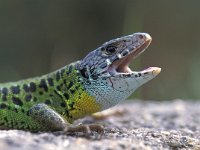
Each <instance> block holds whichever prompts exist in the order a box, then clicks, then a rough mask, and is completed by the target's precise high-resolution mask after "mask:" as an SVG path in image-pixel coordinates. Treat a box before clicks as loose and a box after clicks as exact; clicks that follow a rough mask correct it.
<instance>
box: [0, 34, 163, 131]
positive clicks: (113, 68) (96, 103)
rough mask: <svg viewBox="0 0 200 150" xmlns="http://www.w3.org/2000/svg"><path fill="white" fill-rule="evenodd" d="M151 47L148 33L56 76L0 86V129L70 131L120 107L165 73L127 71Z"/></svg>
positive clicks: (105, 47) (109, 44)
mask: <svg viewBox="0 0 200 150" xmlns="http://www.w3.org/2000/svg"><path fill="white" fill-rule="evenodd" d="M150 42H151V37H150V36H149V35H148V34H147V33H135V34H132V35H129V36H124V37H121V38H118V39H114V40H111V41H108V42H106V43H104V44H103V45H102V46H100V47H99V48H97V49H96V50H94V51H92V52H90V53H89V54H88V55H87V56H86V57H85V58H84V59H83V60H80V61H77V62H75V63H72V64H69V65H67V66H65V67H63V68H61V69H59V70H57V71H55V72H52V73H49V74H47V75H43V76H41V77H36V78H31V79H26V80H21V81H18V82H10V83H4V84H0V129H21V130H29V131H32V132H37V131H60V130H67V129H68V127H69V126H70V124H69V123H72V122H73V121H74V120H76V119H78V118H82V117H84V116H87V115H91V114H93V113H95V112H99V111H102V110H105V109H107V108H110V107H112V106H114V105H116V104H118V103H119V102H120V101H122V100H124V99H126V98H127V97H128V96H129V95H130V94H131V93H133V92H134V91H135V90H136V89H137V88H138V87H140V86H141V85H142V84H144V83H146V82H147V81H149V80H151V79H152V78H154V77H155V76H156V75H157V74H159V73H160V70H161V69H160V68H156V67H151V68H148V69H145V70H143V71H140V72H133V71H131V70H130V68H129V67H128V64H129V63H130V61H131V60H132V59H133V58H135V57H137V56H138V55H139V54H141V53H142V52H143V51H144V50H145V49H146V48H147V47H148V45H149V44H150Z"/></svg>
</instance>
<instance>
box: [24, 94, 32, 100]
mask: <svg viewBox="0 0 200 150" xmlns="http://www.w3.org/2000/svg"><path fill="white" fill-rule="evenodd" d="M31 99H32V95H31V94H28V95H26V96H25V100H26V101H27V102H30V101H31Z"/></svg>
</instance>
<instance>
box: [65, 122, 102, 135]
mask: <svg viewBox="0 0 200 150" xmlns="http://www.w3.org/2000/svg"><path fill="white" fill-rule="evenodd" d="M65 132H66V133H67V134H73V133H83V134H86V135H91V133H93V132H96V133H98V134H99V135H102V134H103V133H104V127H103V126H101V125H98V124H89V125H83V124H81V125H77V126H75V127H69V128H68V129H67V130H66V131H65Z"/></svg>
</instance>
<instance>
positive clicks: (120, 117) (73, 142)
mask: <svg viewBox="0 0 200 150" xmlns="http://www.w3.org/2000/svg"><path fill="white" fill-rule="evenodd" d="M108 114H109V115H108V116H105V114H104V116H103V117H98V118H96V119H94V118H91V117H87V118H84V119H82V120H78V121H77V122H76V123H79V122H83V123H84V124H87V123H98V124H101V125H103V126H105V133H104V134H103V135H102V136H100V135H98V134H97V133H93V134H91V135H87V136H86V135H85V134H81V133H79V134H75V135H66V134H63V133H62V132H61V133H30V132H24V131H18V130H9V131H5V130H4V131H3V130H1V131H0V149H1V150H10V149H12V150H27V149H29V150H35V149H37V150H40V149H41V150H66V149H67V150H77V149H79V150H101V149H102V150H112V149H113V150H121V149H128V150H162V149H164V150H165V149H166V150H168V149H172V150H178V149H181V150H182V149H185V150H186V149H194V150H200V102H197V101H182V100H174V101H167V102H154V101H148V102H147V101H146V102H143V101H131V102H128V103H124V104H120V105H118V106H117V107H114V108H113V109H111V110H110V111H109V112H108Z"/></svg>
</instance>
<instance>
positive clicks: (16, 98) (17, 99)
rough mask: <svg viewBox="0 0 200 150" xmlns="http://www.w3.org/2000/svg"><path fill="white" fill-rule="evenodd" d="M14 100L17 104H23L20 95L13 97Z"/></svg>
mask: <svg viewBox="0 0 200 150" xmlns="http://www.w3.org/2000/svg"><path fill="white" fill-rule="evenodd" d="M12 101H13V103H14V104H15V105H19V106H22V105H23V102H22V101H21V100H20V99H19V98H18V97H12Z"/></svg>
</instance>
